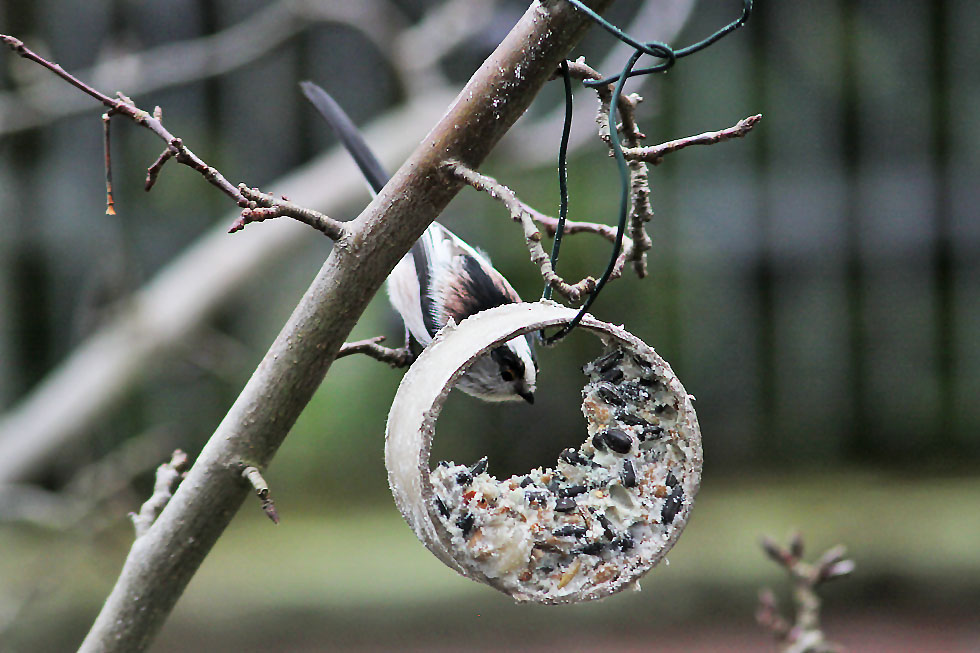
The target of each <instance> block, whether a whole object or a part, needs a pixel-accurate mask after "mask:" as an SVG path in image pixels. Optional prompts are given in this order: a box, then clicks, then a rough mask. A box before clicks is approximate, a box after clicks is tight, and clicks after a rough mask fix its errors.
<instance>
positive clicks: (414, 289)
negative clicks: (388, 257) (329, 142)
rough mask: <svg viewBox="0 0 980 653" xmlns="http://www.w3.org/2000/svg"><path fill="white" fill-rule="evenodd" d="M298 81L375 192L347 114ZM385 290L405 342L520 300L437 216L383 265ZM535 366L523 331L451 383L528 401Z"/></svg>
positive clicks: (377, 173)
mask: <svg viewBox="0 0 980 653" xmlns="http://www.w3.org/2000/svg"><path fill="white" fill-rule="evenodd" d="M301 86H302V88H303V93H305V94H306V97H307V98H308V99H309V100H310V102H312V103H313V106H314V107H316V109H317V111H319V112H320V114H321V115H322V116H323V117H324V118H325V119H326V121H327V122H328V123H329V124H330V126H331V127H332V128H333V130H334V131H335V132H336V133H337V136H338V137H339V138H340V140H341V142H342V143H343V144H344V147H346V148H347V151H348V152H350V154H351V156H352V157H353V158H354V161H356V162H357V166H358V167H359V168H360V169H361V173H362V174H363V175H364V177H365V179H366V180H367V182H368V185H369V186H370V188H371V192H372V193H373V194H377V193H379V192H381V189H382V188H383V187H384V185H385V184H386V183H387V182H388V179H389V177H388V174H387V173H386V172H385V170H384V168H383V167H382V166H381V163H380V162H379V161H378V159H377V158H376V157H375V156H374V153H372V152H371V150H370V148H369V147H368V145H367V143H366V142H365V141H364V137H363V136H361V133H360V132H359V131H358V130H357V127H355V126H354V123H353V122H352V121H351V119H350V118H349V117H348V116H347V114H346V113H344V110H343V109H341V107H340V105H339V104H337V102H336V100H334V99H333V98H332V97H330V95H328V94H327V92H326V91H324V90H323V89H322V88H320V87H319V86H317V85H316V84H313V83H312V82H303V83H302V84H301ZM388 298H389V299H390V300H391V305H392V306H393V307H394V308H395V310H396V311H398V313H399V314H400V315H401V317H402V320H403V321H404V322H405V330H406V346H407V345H408V344H409V341H408V339H409V337H411V338H414V340H415V341H416V342H418V343H419V345H421V346H422V347H425V346H426V345H428V344H429V343H430V342H432V338H433V337H434V336H435V334H436V332H437V331H439V329H441V328H442V327H443V326H445V325H446V324H447V323H448V322H449V320H453V321H455V322H456V323H459V322H460V321H462V320H463V319H465V318H467V317H469V316H470V315H473V314H475V313H479V312H480V311H482V310H485V309H488V308H493V307H494V306H500V305H502V304H510V303H515V302H520V301H521V298H520V296H519V295H518V294H517V291H515V290H514V288H513V287H512V286H511V285H510V283H508V281H507V279H505V278H504V276H503V275H502V274H500V272H498V271H497V270H496V269H494V267H493V265H491V264H490V260H489V258H488V257H487V256H486V254H484V253H482V252H480V251H478V250H476V249H474V248H473V247H471V246H470V245H468V244H466V243H465V242H463V240H462V239H460V238H459V237H458V236H456V234H454V233H453V232H451V231H449V229H446V228H445V227H444V226H442V225H441V224H439V223H438V222H433V223H432V224H431V225H429V228H428V229H426V230H425V233H423V234H422V237H421V238H419V239H418V241H416V243H415V244H414V245H413V246H412V249H411V250H410V251H409V252H408V254H406V255H405V256H404V258H402V260H401V261H399V262H398V264H397V265H396V266H395V268H394V270H392V271H391V275H389V277H388ZM537 371H538V367H537V361H536V360H535V357H534V348H533V346H532V344H531V338H530V337H529V336H527V335H524V336H518V337H517V338H514V339H512V340H509V341H507V342H506V343H504V344H502V345H500V346H498V347H495V348H494V349H492V350H491V351H490V352H489V353H487V354H485V355H483V356H481V357H480V358H478V359H477V360H475V361H474V362H473V364H472V365H471V366H470V368H469V369H468V370H467V372H466V373H465V374H464V375H463V376H462V377H460V379H459V381H458V382H457V384H456V387H458V388H459V389H460V390H462V391H463V392H465V393H467V394H469V395H472V396H474V397H478V398H480V399H483V400H484V401H510V400H515V399H524V400H525V401H527V402H529V403H534V389H535V382H536V377H537Z"/></svg>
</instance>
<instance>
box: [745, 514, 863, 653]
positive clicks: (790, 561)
mask: <svg viewBox="0 0 980 653" xmlns="http://www.w3.org/2000/svg"><path fill="white" fill-rule="evenodd" d="M761 544H762V549H763V551H765V553H766V555H767V556H769V558H770V559H772V560H773V561H774V562H775V563H776V564H778V565H779V566H781V567H782V568H783V569H785V570H786V571H787V572H788V573H789V575H790V579H791V581H792V583H793V608H794V612H795V615H794V619H793V622H792V623H791V622H790V621H789V620H788V619H786V618H784V617H783V616H782V615H780V613H779V606H778V604H777V601H776V596H775V594H773V592H772V590H770V589H768V588H766V589H763V590H762V591H761V592H760V593H759V606H758V608H757V609H756V621H757V622H758V623H759V625H760V626H762V627H763V628H765V629H766V630H768V631H770V632H771V633H772V634H773V635H774V636H775V638H776V640H777V641H779V642H780V651H781V653H839V651H842V650H843V649H842V648H841V647H840V646H839V645H837V644H834V643H833V642H830V641H828V640H827V639H826V637H825V636H824V634H823V631H822V630H821V628H820V597H819V596H818V595H817V592H816V588H817V586H818V585H820V584H822V583H825V582H827V581H828V580H832V579H834V578H841V577H843V576H847V575H848V574H850V573H851V572H852V571H854V561H853V560H847V559H845V558H844V556H845V555H846V549H845V548H844V547H843V546H836V547H834V548H832V549H830V550H828V551H827V552H826V553H824V554H823V555H822V556H820V558H819V559H817V561H816V562H814V563H806V562H803V560H802V558H803V551H804V546H803V537H802V536H801V535H800V534H799V533H796V534H794V535H793V536H791V538H790V542H789V545H788V546H787V547H785V548H784V547H781V546H779V545H778V544H776V543H775V542H774V541H773V540H771V539H770V538H768V537H765V538H763V539H762V543H761Z"/></svg>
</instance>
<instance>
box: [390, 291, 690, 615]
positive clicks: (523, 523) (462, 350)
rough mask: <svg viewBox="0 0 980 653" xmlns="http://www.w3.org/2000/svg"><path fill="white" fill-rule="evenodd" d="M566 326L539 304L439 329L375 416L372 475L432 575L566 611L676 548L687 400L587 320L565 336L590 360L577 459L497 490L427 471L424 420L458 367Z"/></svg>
mask: <svg viewBox="0 0 980 653" xmlns="http://www.w3.org/2000/svg"><path fill="white" fill-rule="evenodd" d="M576 314H577V311H576V310H574V309H570V308H567V307H564V306H560V305H558V304H555V303H552V302H548V301H541V302H536V303H522V304H507V305H504V306H498V307H496V308H493V309H490V310H487V311H483V312H481V313H479V314H477V315H474V316H472V317H470V318H467V319H466V320H464V321H463V322H462V323H460V324H459V325H452V324H450V325H449V326H447V327H446V328H444V329H442V331H440V332H439V334H438V335H437V336H436V338H435V340H434V341H433V342H432V343H431V344H430V345H429V346H428V347H426V348H425V350H424V351H423V352H422V354H421V355H420V356H419V358H418V360H416V361H415V363H414V364H413V365H412V367H411V368H410V369H409V370H408V372H407V373H406V374H405V376H404V378H403V379H402V382H401V385H400V386H399V388H398V392H397V394H396V395H395V399H394V402H393V403H392V406H391V411H390V412H389V414H388V426H387V433H386V442H385V464H386V465H387V468H388V480H389V483H390V485H391V490H392V493H393V495H394V497H395V503H396V504H397V505H398V509H399V510H400V511H401V513H402V515H403V516H404V517H405V520H406V521H407V522H408V524H409V526H411V527H412V530H413V531H415V534H416V536H418V538H419V539H420V540H421V541H422V543H423V544H425V546H426V547H428V548H429V550H430V551H432V553H434V554H435V555H436V557H438V558H439V559H440V560H442V561H443V562H444V563H445V564H446V565H448V566H449V567H451V568H453V569H455V570H456V571H458V572H459V573H460V574H462V575H464V576H466V577H468V578H472V579H474V580H477V581H480V582H483V583H486V584H488V585H490V586H491V587H494V588H496V589H498V590H500V591H502V592H504V593H506V594H508V595H510V596H511V597H513V598H515V599H516V600H518V601H533V602H538V603H572V602H577V601H585V600H590V599H598V598H602V597H604V596H608V595H610V594H613V593H615V592H618V591H620V590H622V589H624V588H626V587H630V586H634V585H635V584H636V583H637V581H638V580H639V578H640V577H641V576H642V575H643V574H645V573H646V572H647V571H649V570H650V569H651V568H653V567H654V566H655V565H656V564H657V563H658V562H659V561H660V560H661V559H662V558H663V557H664V556H665V555H666V554H667V552H668V551H669V550H670V549H671V547H672V546H673V545H674V543H675V542H676V541H677V538H678V537H679V536H680V534H681V531H682V530H683V529H684V526H685V524H686V523H687V520H688V517H689V514H690V511H691V508H692V505H693V501H694V496H695V494H696V493H697V490H698V485H699V484H700V481H701V464H702V455H701V434H700V430H699V428H698V422H697V416H696V415H695V413H694V407H693V405H692V403H691V399H692V398H691V397H690V396H689V395H688V394H687V392H686V391H685V390H684V387H683V386H682V385H681V383H680V381H679V380H678V379H677V377H676V376H675V375H674V373H673V371H672V370H671V369H670V366H669V365H668V364H667V363H666V362H665V361H664V360H663V359H662V358H660V356H658V355H657V353H656V352H655V351H654V350H653V349H652V348H650V347H649V346H647V345H646V344H644V343H643V342H642V341H641V340H640V339H638V338H637V337H635V336H633V335H632V334H630V333H628V332H627V331H625V330H624V329H622V328H621V327H617V326H613V325H611V324H607V323H605V322H600V321H599V320H596V319H595V318H594V317H592V316H591V315H585V316H584V317H583V318H582V320H581V322H580V324H579V327H578V328H580V329H582V330H583V331H586V332H589V333H592V334H593V335H595V336H597V337H598V338H599V340H600V341H601V342H602V346H603V351H602V353H601V355H600V356H598V357H597V358H596V359H595V360H593V361H591V362H590V363H588V364H587V365H586V366H585V367H584V368H583V371H584V372H585V373H586V375H587V377H588V381H587V383H586V384H585V387H584V388H583V390H582V412H583V413H584V415H585V418H586V422H587V430H586V434H585V436H584V438H583V441H582V443H581V444H580V445H579V446H578V447H571V448H568V449H565V450H564V451H562V452H561V454H560V455H559V456H558V459H557V460H556V462H555V463H554V464H553V465H552V466H551V467H547V468H536V469H534V470H531V471H529V472H528V473H526V474H522V475H517V476H513V477H511V478H507V479H500V480H498V479H496V478H494V477H493V476H491V475H490V474H489V473H488V472H487V464H486V459H483V460H481V461H480V462H478V463H477V464H476V465H473V466H469V467H467V466H463V465H456V464H452V463H439V464H438V465H436V466H435V468H432V467H431V466H430V463H429V451H430V448H431V443H432V437H433V435H434V433H435V428H436V420H437V419H438V418H439V413H440V411H441V410H442V405H443V403H444V402H445V400H446V397H447V396H448V394H449V392H450V390H451V389H452V388H453V385H454V384H455V382H456V380H457V379H458V378H459V376H460V375H461V374H462V373H463V372H464V371H465V370H466V368H467V366H468V365H469V364H470V363H472V362H473V361H474V360H475V359H476V358H477V357H479V356H481V355H482V354H484V353H486V352H487V351H489V350H490V349H492V348H493V347H495V346H497V345H499V344H501V343H503V342H506V341H507V340H509V339H511V338H513V337H516V336H519V335H521V334H525V333H529V332H532V331H537V330H539V329H543V328H550V327H561V326H563V325H565V324H568V323H569V322H570V321H571V320H572V319H573V318H574V317H575V316H576Z"/></svg>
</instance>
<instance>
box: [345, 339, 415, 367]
mask: <svg viewBox="0 0 980 653" xmlns="http://www.w3.org/2000/svg"><path fill="white" fill-rule="evenodd" d="M384 339H385V337H384V336H375V337H374V338H368V339H367V340H357V341H355V342H345V343H344V344H343V345H341V347H340V351H339V352H337V358H343V357H344V356H352V355H354V354H365V355H366V356H370V357H371V358H373V359H375V360H378V361H381V362H382V363H388V364H389V365H391V366H392V367H394V368H399V367H408V366H409V365H411V364H412V362H414V360H415V355H414V354H413V353H412V350H411V349H410V348H409V346H408V343H407V342H406V343H405V346H404V347H399V348H398V349H392V348H391V347H382V346H381V345H380V344H378V343H380V342H384Z"/></svg>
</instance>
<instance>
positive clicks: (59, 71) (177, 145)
mask: <svg viewBox="0 0 980 653" xmlns="http://www.w3.org/2000/svg"><path fill="white" fill-rule="evenodd" d="M0 41H3V43H4V44H5V45H6V46H7V47H9V48H10V49H11V50H13V51H14V52H16V53H17V54H19V55H20V56H22V57H24V58H25V59H27V60H29V61H33V62H34V63H36V64H38V65H40V66H43V67H44V68H47V69H48V70H50V71H51V72H53V73H54V74H55V75H57V76H58V77H60V78H62V79H63V80H65V81H66V82H68V83H69V84H71V85H72V86H74V87H75V88H77V89H79V90H80V91H82V92H83V93H85V94H87V95H90V96H92V97H93V98H95V99H96V100H98V101H99V102H101V103H102V104H104V105H105V106H107V107H109V113H110V114H118V115H120V116H125V117H127V118H129V119H130V120H132V121H133V122H135V123H136V124H137V125H139V126H140V127H146V128H147V129H149V130H150V131H151V132H153V133H154V134H156V135H157V136H158V137H159V138H160V139H161V140H163V141H164V142H165V143H166V144H167V149H168V150H169V151H170V156H166V157H165V156H164V155H161V156H160V158H158V159H157V161H156V162H155V163H154V164H153V166H151V170H152V169H153V168H154V167H156V168H157V169H158V170H159V167H160V166H162V165H163V164H164V163H165V162H166V160H167V159H169V158H171V157H172V158H174V159H176V160H177V161H178V162H179V163H182V164H184V165H186V166H187V167H189V168H191V169H192V170H195V171H197V172H198V173H200V174H201V175H202V176H203V177H204V178H205V179H206V180H207V181H208V183H210V184H213V185H214V186H215V187H217V188H218V189H219V190H220V191H221V192H222V193H224V194H225V195H227V196H228V197H230V198H231V199H233V200H235V202H237V203H239V204H240V205H241V206H246V205H247V204H248V200H246V199H245V198H244V197H242V194H241V193H239V192H238V189H237V188H236V187H235V186H233V185H232V184H231V182H229V181H228V180H227V179H225V178H224V175H222V174H221V173H220V172H218V170H216V169H215V168H212V167H211V166H209V165H208V164H206V163H205V162H204V161H203V160H202V159H201V158H200V157H199V156H197V155H196V154H194V152H192V151H191V149H190V148H189V147H187V146H186V145H184V142H183V141H182V140H181V139H179V138H177V137H176V136H174V135H173V134H171V133H170V132H169V131H168V130H167V128H166V127H164V126H163V122H162V121H161V120H160V119H159V118H158V117H157V115H158V114H157V112H154V114H150V113H147V112H146V111H144V110H143V109H140V108H139V107H137V106H136V105H135V104H133V101H132V100H130V99H129V98H127V97H125V96H120V97H116V98H111V97H109V96H108V95H105V94H104V93H101V92H99V91H97V90H95V89H94V88H92V87H91V86H89V85H88V84H86V83H85V82H83V81H81V80H80V79H78V78H77V77H75V76H74V75H71V74H70V73H68V72H67V71H65V69H64V68H62V67H61V66H59V65H58V64H56V63H53V62H51V61H48V60H47V59H45V58H44V57H42V56H40V55H39V54H37V53H36V52H34V51H33V50H31V49H30V48H28V47H27V46H25V45H24V43H23V41H21V40H20V39H17V38H14V37H13V36H7V35H6V34H0ZM149 177H150V175H149V174H148V183H149ZM149 185H152V184H149Z"/></svg>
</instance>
